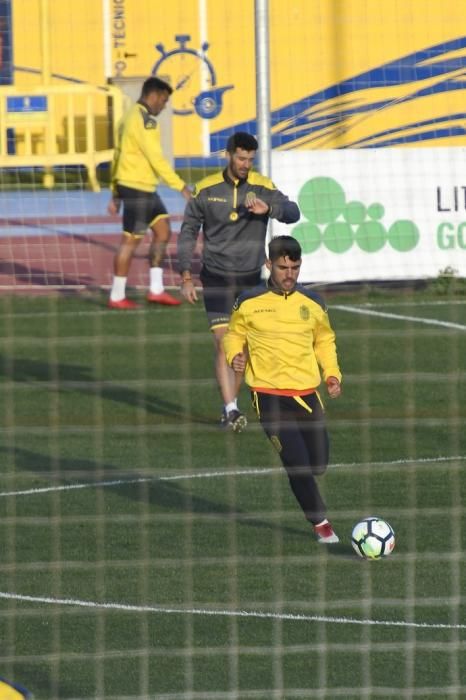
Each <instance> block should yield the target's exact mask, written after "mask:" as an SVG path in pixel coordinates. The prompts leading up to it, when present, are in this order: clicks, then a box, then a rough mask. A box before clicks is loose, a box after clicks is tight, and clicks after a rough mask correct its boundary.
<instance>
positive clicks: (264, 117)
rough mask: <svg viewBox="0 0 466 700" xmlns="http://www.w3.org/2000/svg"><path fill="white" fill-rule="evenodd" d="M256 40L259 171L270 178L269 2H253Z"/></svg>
mask: <svg viewBox="0 0 466 700" xmlns="http://www.w3.org/2000/svg"><path fill="white" fill-rule="evenodd" d="M255 39H256V119H257V141H258V143H259V154H258V155H259V170H260V172H261V173H262V174H263V175H266V176H267V177H270V176H271V172H272V162H271V136H270V133H271V121H270V69H269V2H268V0H255Z"/></svg>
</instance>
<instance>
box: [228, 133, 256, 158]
mask: <svg viewBox="0 0 466 700" xmlns="http://www.w3.org/2000/svg"><path fill="white" fill-rule="evenodd" d="M237 148H242V149H243V150H244V151H257V149H258V148H259V144H258V143H257V140H256V139H255V138H254V136H253V135H252V134H248V132H247V131H237V132H236V134H232V135H231V136H230V137H229V139H228V141H227V145H226V149H225V150H226V151H227V153H234V152H235V151H236V149H237Z"/></svg>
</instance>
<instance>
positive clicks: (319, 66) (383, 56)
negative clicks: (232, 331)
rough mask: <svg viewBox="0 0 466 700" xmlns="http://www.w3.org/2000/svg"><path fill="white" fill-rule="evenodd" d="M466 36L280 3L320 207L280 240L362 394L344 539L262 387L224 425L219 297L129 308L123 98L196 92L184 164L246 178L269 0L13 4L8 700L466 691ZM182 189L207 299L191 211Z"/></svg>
mask: <svg viewBox="0 0 466 700" xmlns="http://www.w3.org/2000/svg"><path fill="white" fill-rule="evenodd" d="M464 14H465V10H464V9H463V8H462V7H461V6H460V5H459V4H458V3H456V2H453V0H451V1H450V0H444V2H443V3H442V7H441V8H440V7H439V6H437V5H436V3H433V2H430V1H428V0H410V1H409V2H408V1H405V2H404V3H403V5H402V6H401V5H400V4H399V3H391V4H390V5H389V4H384V13H382V12H381V9H380V5H379V4H377V5H375V4H373V3H370V2H368V1H366V0H351V2H346V3H344V4H343V3H342V4H341V7H340V5H339V6H338V8H336V7H335V5H334V4H333V3H328V2H326V1H324V0H315V1H314V2H312V3H309V2H305V1H304V0H303V1H302V2H294V3H292V4H291V5H290V7H287V8H285V7H284V5H283V3H280V2H278V1H277V2H270V3H269V18H270V27H269V29H270V56H271V98H272V99H271V103H272V115H271V116H272V136H273V147H274V152H273V161H272V165H273V179H274V181H275V182H276V184H277V186H278V187H280V189H282V190H283V191H284V192H286V193H287V194H288V195H289V196H290V198H292V199H295V200H297V201H299V204H300V208H301V212H302V218H301V220H300V222H299V223H298V224H296V225H295V226H294V227H284V228H283V229H281V228H280V225H279V224H277V225H275V224H274V234H276V233H280V232H288V233H292V234H293V235H294V236H296V237H297V238H298V239H299V240H300V242H301V244H302V247H303V251H304V253H305V256H304V264H303V273H304V274H303V281H304V282H305V283H306V284H311V285H313V286H314V287H315V288H317V290H320V291H322V293H323V294H324V297H325V299H326V301H327V303H328V306H329V313H330V319H331V321H332V325H333V327H334V328H335V330H336V334H337V345H338V350H339V356H340V361H341V366H342V370H343V375H344V384H343V386H344V392H343V395H342V397H341V398H340V399H339V400H338V401H333V402H329V401H327V400H326V396H325V391H322V398H323V400H324V402H325V406H326V411H327V421H328V428H329V431H330V440H331V465H330V468H329V470H328V472H327V474H326V475H325V476H324V477H323V478H322V480H321V481H320V485H321V489H322V492H323V494H324V496H325V499H326V501H327V503H328V506H329V517H330V518H331V521H332V523H333V525H334V527H335V530H336V531H337V533H338V535H339V536H340V543H339V544H338V545H332V546H329V547H325V546H322V545H320V544H318V543H317V542H315V540H314V537H313V533H312V530H311V529H310V528H309V525H308V524H307V523H306V522H305V521H304V519H303V518H302V515H301V512H300V510H299V508H298V506H297V503H296V502H295V500H294V498H293V496H292V494H291V491H290V489H289V485H288V482H287V479H286V476H285V474H284V472H283V469H282V467H281V466H280V460H279V457H278V455H277V454H276V452H275V451H274V449H273V447H272V445H271V444H269V443H268V441H267V439H266V437H265V435H264V434H263V432H262V430H261V428H260V426H259V424H258V421H257V419H256V417H255V415H254V412H253V410H252V408H251V407H250V403H249V395H248V392H247V390H246V388H245V387H243V388H242V390H241V395H240V406H241V408H242V410H244V412H245V413H246V414H247V416H248V420H249V425H248V428H247V430H246V431H245V432H244V433H241V434H240V435H235V434H233V433H232V432H228V431H221V430H220V429H219V427H218V423H219V419H220V413H221V408H222V407H221V402H220V397H219V393H218V389H217V386H216V382H215V380H214V358H213V343H212V339H211V337H210V334H209V331H208V328H207V322H206V318H205V313H204V310H203V306H202V302H201V301H199V302H198V304H197V305H194V306H191V305H188V304H182V305H181V306H180V307H177V308H169V307H165V308H164V307H161V306H158V307H155V305H153V306H152V307H149V305H142V306H141V308H140V309H138V310H136V311H133V312H131V313H120V312H113V311H111V310H108V309H107V308H106V301H107V295H108V287H109V285H110V283H111V279H112V259H113V255H114V252H115V249H116V246H117V244H118V240H119V237H120V233H121V220H120V218H119V217H111V216H109V215H108V214H107V213H106V206H107V202H108V199H109V189H108V161H105V160H104V161H102V162H101V163H97V164H96V163H95V160H93V158H94V156H96V154H97V155H98V154H99V153H100V154H101V156H102V157H105V152H106V151H107V150H110V151H111V148H112V133H113V129H114V126H115V124H114V116H115V115H114V109H117V102H115V103H114V102H113V99H114V97H113V95H114V93H113V92H112V91H113V90H115V91H117V90H121V91H122V92H124V90H129V88H128V85H129V83H128V82H125V81H127V80H129V81H130V82H131V90H132V89H134V85H139V82H140V79H141V77H142V76H144V77H145V76H146V75H147V74H148V73H150V72H151V71H153V72H155V73H156V74H158V75H160V76H166V77H167V78H168V79H170V80H171V81H172V84H175V86H178V87H179V90H177V91H175V94H174V97H173V100H172V107H171V113H170V114H169V115H167V121H166V125H165V126H166V130H167V133H170V139H169V143H168V144H167V148H170V147H171V148H172V149H173V150H172V156H173V163H174V165H175V167H176V169H177V171H178V172H180V173H181V174H182V176H183V177H184V178H185V180H186V181H187V182H189V183H190V184H193V183H194V182H196V181H197V180H198V179H199V178H201V177H203V176H204V175H205V174H208V173H210V172H213V171H214V170H216V169H218V168H219V167H221V164H222V163H223V159H222V149H223V147H224V145H225V140H226V137H227V136H228V135H229V134H230V133H232V131H234V130H237V129H246V130H250V131H253V132H256V129H257V125H256V124H255V121H254V109H253V107H252V105H254V99H255V80H254V77H255V76H254V71H253V69H252V68H251V66H252V65H254V36H253V27H254V7H253V4H252V3H246V2H240V3H236V4H235V5H231V4H227V3H224V2H215V3H213V2H210V1H207V0H205V1H202V0H199V2H198V3H191V4H189V3H188V6H186V3H184V4H180V3H178V2H175V3H172V5H171V6H170V7H162V6H159V4H158V3H149V2H145V0H140V2H138V3H136V4H131V3H125V2H121V1H120V2H118V1H117V0H115V1H114V2H110V1H106V0H104V1H103V2H101V3H95V2H94V0H81V2H80V3H70V2H68V0H66V1H65V0H60V2H58V0H49V1H48V2H47V1H46V0H42V1H40V0H14V1H13V2H9V1H8V0H0V17H2V18H3V19H4V23H3V25H1V27H0V32H1V38H2V42H1V44H2V52H1V55H2V64H1V66H0V77H1V80H2V85H1V86H0V99H1V100H2V102H1V104H2V105H3V106H2V112H1V114H0V116H1V117H2V133H1V136H0V146H1V147H2V148H3V150H2V152H1V155H0V158H1V159H2V160H1V161H0V167H1V170H0V189H1V191H0V202H1V213H0V286H1V288H2V295H1V297H0V322H1V328H2V348H1V351H0V382H1V385H2V391H1V392H0V415H1V428H0V430H1V435H2V438H1V442H0V455H1V462H2V470H1V473H0V513H1V522H2V527H1V528H0V550H1V551H2V565H1V567H0V638H1V639H2V640H3V643H2V645H0V677H1V679H4V680H0V697H2V695H1V693H2V692H4V693H5V695H6V693H7V685H6V684H7V683H9V684H15V685H16V686H17V690H16V692H17V693H18V694H20V697H21V696H25V697H28V696H30V695H33V696H34V698H35V700H65V698H67V699H70V700H71V699H74V700H78V698H79V699H84V698H99V699H100V698H102V699H104V698H105V699H106V700H117V699H121V700H122V699H123V698H126V699H130V698H134V699H135V698H138V699H142V698H158V699H160V700H163V699H165V700H188V699H189V700H214V699H215V700H227V699H232V698H239V699H241V700H259V699H260V700H262V699H263V700H265V699H266V698H267V700H270V698H275V699H276V700H285V698H286V700H288V699H289V700H291V699H292V698H296V699H298V698H300V699H304V698H310V697H312V698H321V699H322V700H334V699H336V698H344V699H345V700H353V699H354V700H356V699H357V700H360V698H367V699H369V698H423V699H424V698H428V699H429V700H444V699H445V698H447V697H451V698H460V697H463V696H464V695H465V693H466V671H465V667H464V664H463V663H462V659H463V656H464V651H465V643H466V642H465V631H466V618H465V606H464V596H463V594H462V591H463V590H464V584H465V576H466V570H465V566H464V556H463V549H464V536H463V534H462V533H463V531H464V524H465V511H464V506H463V502H464V496H465V490H466V482H465V478H464V462H465V458H466V457H465V455H466V445H465V437H464V430H463V423H464V413H465V400H464V396H465V394H466V392H465V386H464V384H465V372H464V369H463V362H462V358H463V357H464V355H465V351H466V347H465V337H466V336H465V330H466V303H465V296H464V292H465V287H464V277H465V274H464V260H463V253H464V247H465V243H464V223H463V219H464V211H465V206H464V188H463V186H462V185H461V181H462V180H461V172H462V168H463V164H462V162H461V159H462V150H461V148H460V147H461V146H463V145H464V127H463V126H462V124H463V121H464V110H463V106H462V104H461V102H462V98H463V85H462V82H461V81H462V77H461V76H462V72H463V70H464V60H465V58H464V55H463V54H464V49H463V47H464V46H465V41H464V37H462V36H461V33H460V27H461V26H463V25H464V19H465V18H464ZM38 28H39V30H38ZM219 37H221V39H220V38H219ZM9 49H13V50H9ZM191 73H192V76H191ZM46 74H48V75H49V77H50V80H49V83H48V85H53V86H55V87H57V86H58V87H59V88H60V90H62V88H63V86H65V85H66V86H68V88H69V93H67V92H66V91H64V92H63V94H62V93H61V92H60V91H59V92H57V93H56V94H55V93H53V91H52V92H51V91H49V90H48V88H46V87H44V85H42V78H43V76H44V75H46ZM191 77H193V80H190V78H191ZM76 81H77V82H78V83H79V84H80V87H79V89H80V90H82V93H80V95H79V98H77V102H76V104H75V103H74V99H75V98H74V97H73V96H72V95H73V94H74V93H73V90H75V86H76ZM80 81H82V83H81V82H80ZM88 85H91V86H92V87H93V88H95V87H98V88H99V90H98V92H97V95H98V96H97V97H96V98H95V99H96V102H95V105H94V102H93V100H94V97H93V96H92V95H94V92H92V91H91V92H89V93H88V92H87V86H88ZM118 85H120V87H116V86H118ZM185 86H186V89H182V88H184V87H185ZM15 90H16V92H15ZM105 90H107V92H105ZM8 91H9V92H8ZM102 91H104V92H102ZM52 93H53V94H52ZM91 93H92V94H91ZM115 94H118V93H117V92H116V93H115ZM13 97H14V98H21V99H19V102H11V101H10V102H8V99H7V98H13ZM26 97H27V98H33V97H34V98H37V97H40V98H43V97H46V98H47V100H46V102H44V101H41V100H39V101H35V99H34V100H32V99H29V101H27V100H26V101H24V98H26ZM196 98H199V99H197V101H196ZM415 98H416V99H415ZM115 99H117V98H115ZM88 104H89V105H94V106H95V109H94V107H92V109H90V108H89V109H90V111H91V112H92V120H91V126H90V125H89V123H88V122H87V121H86V119H87V109H88V108H87V106H86V105H88ZM52 110H55V111H54V112H53V114H54V115H55V119H53V120H52V117H51V114H52ZM209 110H210V111H209ZM212 110H213V111H214V112H215V115H214V116H212ZM51 124H52V127H53V134H54V143H56V144H58V147H57V152H56V153H55V154H54V155H55V156H56V158H57V159H58V160H57V159H56V160H54V161H53V162H52V161H48V160H47V159H46V158H45V155H44V154H46V153H47V138H50V135H47V134H48V133H49V132H47V128H50V125H51ZM44 125H45V126H44ZM7 129H8V130H9V131H8V134H7ZM462 130H463V131H462ZM70 133H72V134H74V137H73V138H71V139H70V138H69V136H70ZM28 134H29V135H28ZM94 137H95V141H93V139H94ZM7 143H8V144H9V151H8V152H6V151H5V147H6V144H7ZM13 143H14V146H13V145H12V144H13ZM71 143H72V144H73V147H71V146H70V144H71ZM29 146H30V147H31V152H30V153H28V148H29ZM373 146H377V148H373ZM7 150H8V149H7ZM72 151H76V153H77V154H78V155H77V159H76V160H73V158H71V156H72V155H73V157H74V155H76V154H74V153H72ZM58 156H60V158H61V156H64V159H63V161H59V158H58ZM78 156H79V158H80V159H81V160H80V161H79V162H78ZM99 157H100V156H99ZM21 158H23V160H21ZM34 159H36V160H34ZM67 159H71V160H70V162H69V163H66V162H65V161H66V160H67ZM161 194H162V197H163V199H164V201H165V203H166V205H167V208H168V209H169V211H170V214H171V217H172V227H173V232H174V235H173V239H172V242H171V244H170V247H169V250H168V254H167V257H166V260H165V283H166V286H167V287H172V288H174V289H176V288H177V285H178V281H179V277H178V274H177V269H176V268H177V258H176V236H177V232H178V230H179V226H180V222H181V218H182V212H183V200H182V199H181V197H180V196H179V195H178V194H177V193H173V192H172V191H171V190H169V189H168V188H165V187H162V188H161ZM148 244H149V242H148V241H144V242H143V243H142V244H141V247H140V249H138V253H137V256H136V258H135V260H134V261H133V265H132V267H131V273H130V278H129V284H130V293H131V295H132V296H134V297H135V298H140V297H142V294H143V292H144V291H145V290H146V289H147V285H148V269H147V260H146V256H147V247H148ZM198 270H199V251H198V252H197V253H196V261H195V273H196V275H197V272H198ZM375 280H376V281H377V283H374V281H375ZM174 293H175V294H177V293H178V292H177V291H175V292H174ZM369 515H377V516H379V517H381V518H384V519H386V520H387V521H388V522H389V523H390V524H391V525H392V526H393V528H394V530H395V537H396V546H395V550H394V553H393V554H391V555H390V556H389V557H387V558H386V559H384V560H381V561H374V562H369V561H366V560H363V559H362V558H360V557H358V556H357V554H356V553H355V552H354V550H353V549H352V547H351V543H350V535H351V531H352V529H353V526H354V525H355V524H356V523H357V522H358V521H359V520H360V519H361V518H363V517H366V516H369ZM1 683H4V687H3V688H2V686H1ZM6 697H9V695H6ZM13 697H16V696H13Z"/></svg>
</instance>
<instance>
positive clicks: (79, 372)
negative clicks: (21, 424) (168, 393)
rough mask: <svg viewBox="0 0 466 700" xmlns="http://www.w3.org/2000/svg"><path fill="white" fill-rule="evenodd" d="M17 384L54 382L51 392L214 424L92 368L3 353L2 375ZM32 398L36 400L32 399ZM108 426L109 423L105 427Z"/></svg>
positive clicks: (181, 407)
mask: <svg viewBox="0 0 466 700" xmlns="http://www.w3.org/2000/svg"><path fill="white" fill-rule="evenodd" d="M2 376H3V377H4V378H6V379H9V380H10V381H13V382H16V383H28V382H31V383H35V382H50V385H49V386H45V387H44V388H45V389H47V390H48V391H49V392H50V393H56V392H59V393H62V394H71V393H73V392H77V393H80V394H85V395H87V396H91V397H94V398H95V397H98V398H102V399H104V400H108V401H112V402H115V403H119V404H126V405H129V406H131V407H134V408H138V409H145V410H146V411H147V412H148V413H151V414H155V415H159V416H165V417H171V418H178V419H180V420H185V421H186V420H189V421H190V422H192V423H195V424H201V425H214V424H215V420H214V419H210V418H209V417H207V416H203V415H201V414H196V413H192V412H188V411H187V410H186V406H184V405H183V404H180V403H175V402H173V401H168V400H167V399H165V398H163V397H161V396H159V395H158V394H150V393H148V392H145V391H135V390H134V389H131V388H128V387H127V386H124V385H118V384H115V383H112V384H109V383H108V384H107V383H104V382H101V381H99V379H96V378H95V376H94V374H93V369H92V367H89V366H84V365H76V364H66V363H54V364H51V363H48V362H40V361H37V360H30V359H25V358H16V357H13V356H8V355H4V356H1V355H0V377H2ZM31 401H32V399H31ZM104 427H105V426H104Z"/></svg>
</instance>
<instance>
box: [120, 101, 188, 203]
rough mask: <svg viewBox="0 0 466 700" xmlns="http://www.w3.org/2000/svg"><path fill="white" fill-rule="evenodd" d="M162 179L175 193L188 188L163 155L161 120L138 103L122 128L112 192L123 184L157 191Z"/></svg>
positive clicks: (146, 190) (127, 116)
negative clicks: (159, 121) (185, 187)
mask: <svg viewBox="0 0 466 700" xmlns="http://www.w3.org/2000/svg"><path fill="white" fill-rule="evenodd" d="M161 180H163V181H164V182H165V183H166V184H167V185H168V186H169V187H171V188H173V189H174V190H179V191H181V190H182V189H183V187H184V185H185V183H184V182H183V180H182V179H181V178H180V177H179V176H178V175H177V174H176V172H175V171H174V170H173V168H172V166H171V165H170V163H169V162H168V160H167V159H166V158H165V156H164V154H163V151H162V145H161V142H160V126H159V124H158V122H157V119H156V118H155V116H153V115H152V114H150V112H149V111H148V109H147V107H146V106H145V105H144V104H142V103H140V102H137V103H136V104H135V105H133V107H132V108H131V109H130V111H129V112H128V114H127V115H126V117H125V118H124V120H123V122H122V123H121V125H120V128H119V132H118V144H117V147H116V149H115V155H114V159H113V164H112V189H113V191H115V187H116V185H117V184H120V185H124V186H125V187H132V188H133V189H136V190H142V191H144V192H154V190H155V189H156V187H157V185H158V184H159V182H160V181H161Z"/></svg>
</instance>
